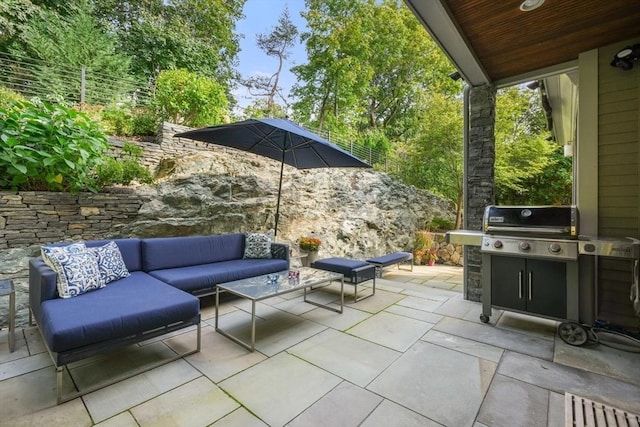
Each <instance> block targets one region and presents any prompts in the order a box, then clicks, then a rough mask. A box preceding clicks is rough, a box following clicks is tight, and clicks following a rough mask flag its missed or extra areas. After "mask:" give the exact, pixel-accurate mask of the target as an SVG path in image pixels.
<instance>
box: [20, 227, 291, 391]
mask: <svg viewBox="0 0 640 427" xmlns="http://www.w3.org/2000/svg"><path fill="white" fill-rule="evenodd" d="M113 241H114V242H115V243H116V245H117V247H118V249H119V252H120V254H121V255H122V260H123V261H124V264H125V265H126V268H127V270H128V272H129V275H128V276H127V277H124V278H120V279H117V280H115V281H113V282H110V283H108V284H107V285H106V286H104V287H102V288H100V289H97V290H92V291H89V292H86V293H83V294H81V295H78V296H74V297H70V298H60V297H59V295H58V287H57V276H58V274H57V273H56V272H55V271H53V270H52V269H51V268H50V267H49V266H48V265H47V264H45V262H44V261H43V259H42V258H41V257H38V258H35V259H32V260H31V261H30V263H29V302H30V308H31V313H32V314H33V316H34V318H35V320H36V323H37V325H38V328H39V329H40V331H41V333H42V336H43V338H44V341H45V344H46V346H47V348H48V350H49V353H50V354H51V357H52V358H53V361H54V363H55V365H56V370H57V375H58V383H57V384H58V403H61V402H65V401H68V400H71V399H73V398H75V397H77V396H81V395H83V394H86V393H89V392H91V391H94V390H96V389H98V388H101V387H105V386H106V385H109V384H112V383H114V382H117V381H120V380H122V379H124V378H116V379H113V380H112V381H109V382H107V383H101V384H97V385H94V386H92V387H90V388H88V389H84V390H81V391H78V392H75V393H72V394H70V395H67V396H62V374H63V370H64V366H65V365H67V364H68V363H71V362H75V361H77V360H81V359H84V358H87V357H90V356H93V355H96V354H100V353H102V352H104V351H107V350H110V349H113V348H116V347H121V346H125V345H129V344H133V343H137V342H140V341H143V340H147V339H149V338H153V337H156V336H160V335H163V334H166V333H168V332H172V331H175V330H178V329H181V328H185V327H189V326H197V342H196V347H195V349H193V350H191V351H188V352H187V353H183V354H180V355H177V356H176V357H174V358H172V359H171V360H175V359H177V358H180V357H184V356H185V355H187V354H192V353H195V352H197V351H199V350H200V304H199V300H198V298H197V297H199V296H203V295H209V294H212V293H214V292H215V288H216V285H217V284H219V283H224V282H228V281H232V280H238V279H243V278H247V277H252V276H257V275H262V274H268V273H275V272H278V271H283V270H287V269H288V268H289V248H288V247H287V246H286V245H284V244H277V243H272V244H271V258H260V259H247V258H245V257H244V255H245V235H244V234H241V233H234V234H220V235H211V236H189V237H167V238H148V239H138V238H129V239H115V240H113ZM108 242H110V241H108V240H104V241H87V242H84V243H85V245H86V247H89V248H90V247H93V248H95V247H99V246H103V245H105V244H106V243H108ZM66 244H68V243H60V244H56V245H60V246H62V245H66ZM56 245H53V246H56ZM171 360H164V361H162V362H161V363H160V364H163V363H167V362H169V361H171ZM158 365H159V364H156V365H153V366H147V367H145V368H144V369H141V370H139V371H136V372H133V373H131V374H130V375H129V376H128V377H130V376H132V375H136V374H138V373H140V372H143V371H146V370H149V369H152V368H155V367H157V366H158Z"/></svg>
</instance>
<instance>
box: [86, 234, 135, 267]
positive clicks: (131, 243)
mask: <svg viewBox="0 0 640 427" xmlns="http://www.w3.org/2000/svg"><path fill="white" fill-rule="evenodd" d="M111 241H113V242H116V245H118V249H120V254H121V255H122V259H123V260H124V265H126V266H127V270H129V271H140V270H142V257H141V254H140V239H137V238H135V237H132V238H130V239H112V240H92V241H88V242H85V244H86V245H87V247H88V248H95V247H97V246H104V245H106V244H107V243H109V242H111Z"/></svg>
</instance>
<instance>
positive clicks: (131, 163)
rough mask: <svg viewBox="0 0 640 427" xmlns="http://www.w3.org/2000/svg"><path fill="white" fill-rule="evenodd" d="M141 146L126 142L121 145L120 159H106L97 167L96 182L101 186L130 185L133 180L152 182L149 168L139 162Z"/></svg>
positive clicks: (144, 182)
mask: <svg viewBox="0 0 640 427" xmlns="http://www.w3.org/2000/svg"><path fill="white" fill-rule="evenodd" d="M141 158H142V148H140V147H138V146H136V145H133V144H131V143H128V142H126V143H125V144H124V146H123V147H122V158H121V159H113V158H110V159H107V160H106V161H105V162H104V164H102V165H99V166H98V167H97V182H98V185H99V186H100V187H101V188H102V187H107V186H110V185H118V184H122V185H131V183H132V182H133V181H138V182H140V183H142V184H152V183H153V177H152V176H151V172H149V169H147V168H146V167H144V166H143V165H142V164H140V161H141Z"/></svg>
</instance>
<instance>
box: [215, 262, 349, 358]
mask: <svg viewBox="0 0 640 427" xmlns="http://www.w3.org/2000/svg"><path fill="white" fill-rule="evenodd" d="M298 271H299V272H300V279H299V280H297V281H296V280H290V279H289V277H288V276H289V271H288V270H285V271H280V272H278V273H273V274H264V275H262V276H256V277H250V278H247V279H241V280H236V281H233V282H227V283H221V284H219V285H218V286H217V287H216V320H215V328H216V331H217V332H220V333H221V334H222V335H224V336H225V337H227V338H229V339H230V340H232V341H234V342H236V343H238V344H240V345H241V346H243V347H245V348H246V349H248V350H250V351H255V344H256V302H258V301H262V300H265V299H268V298H272V297H275V296H278V295H283V294H287V293H290V292H295V291H299V290H301V289H302V290H303V292H304V298H303V300H304V302H306V303H309V304H313V305H315V306H318V307H321V308H324V309H326V310H331V311H335V312H336V313H342V312H343V310H344V275H342V274H340V273H334V272H331V271H324V270H317V269H314V268H307V267H302V268H300V269H299V270H298ZM269 276H276V277H277V281H276V282H275V283H270V282H269V280H268V277H269ZM334 281H340V308H339V309H338V308H335V307H331V306H329V305H327V304H321V303H319V302H316V301H311V300H309V299H307V293H308V292H307V290H310V289H312V288H313V287H314V286H318V287H321V286H327V285H330V284H331V283H332V282H334ZM222 292H228V293H230V294H233V295H236V296H239V297H241V298H245V299H248V300H249V301H251V343H246V342H244V341H242V340H241V339H240V338H238V337H236V336H234V335H232V334H230V333H229V332H227V331H224V330H222V329H221V328H220V327H219V326H218V313H219V309H220V294H221V293H222Z"/></svg>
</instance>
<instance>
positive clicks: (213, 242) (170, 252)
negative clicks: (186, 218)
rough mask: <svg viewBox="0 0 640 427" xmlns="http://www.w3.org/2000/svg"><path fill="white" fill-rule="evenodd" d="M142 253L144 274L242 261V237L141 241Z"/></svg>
mask: <svg viewBox="0 0 640 427" xmlns="http://www.w3.org/2000/svg"><path fill="white" fill-rule="evenodd" d="M142 254H143V257H142V258H143V270H144V271H152V270H163V269H167V268H175V267H185V266H192V265H198V264H209V263H212V262H220V261H229V260H232V259H241V258H242V255H243V254H244V234H241V233H235V234H219V235H213V236H188V237H158V238H154V239H143V240H142Z"/></svg>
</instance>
